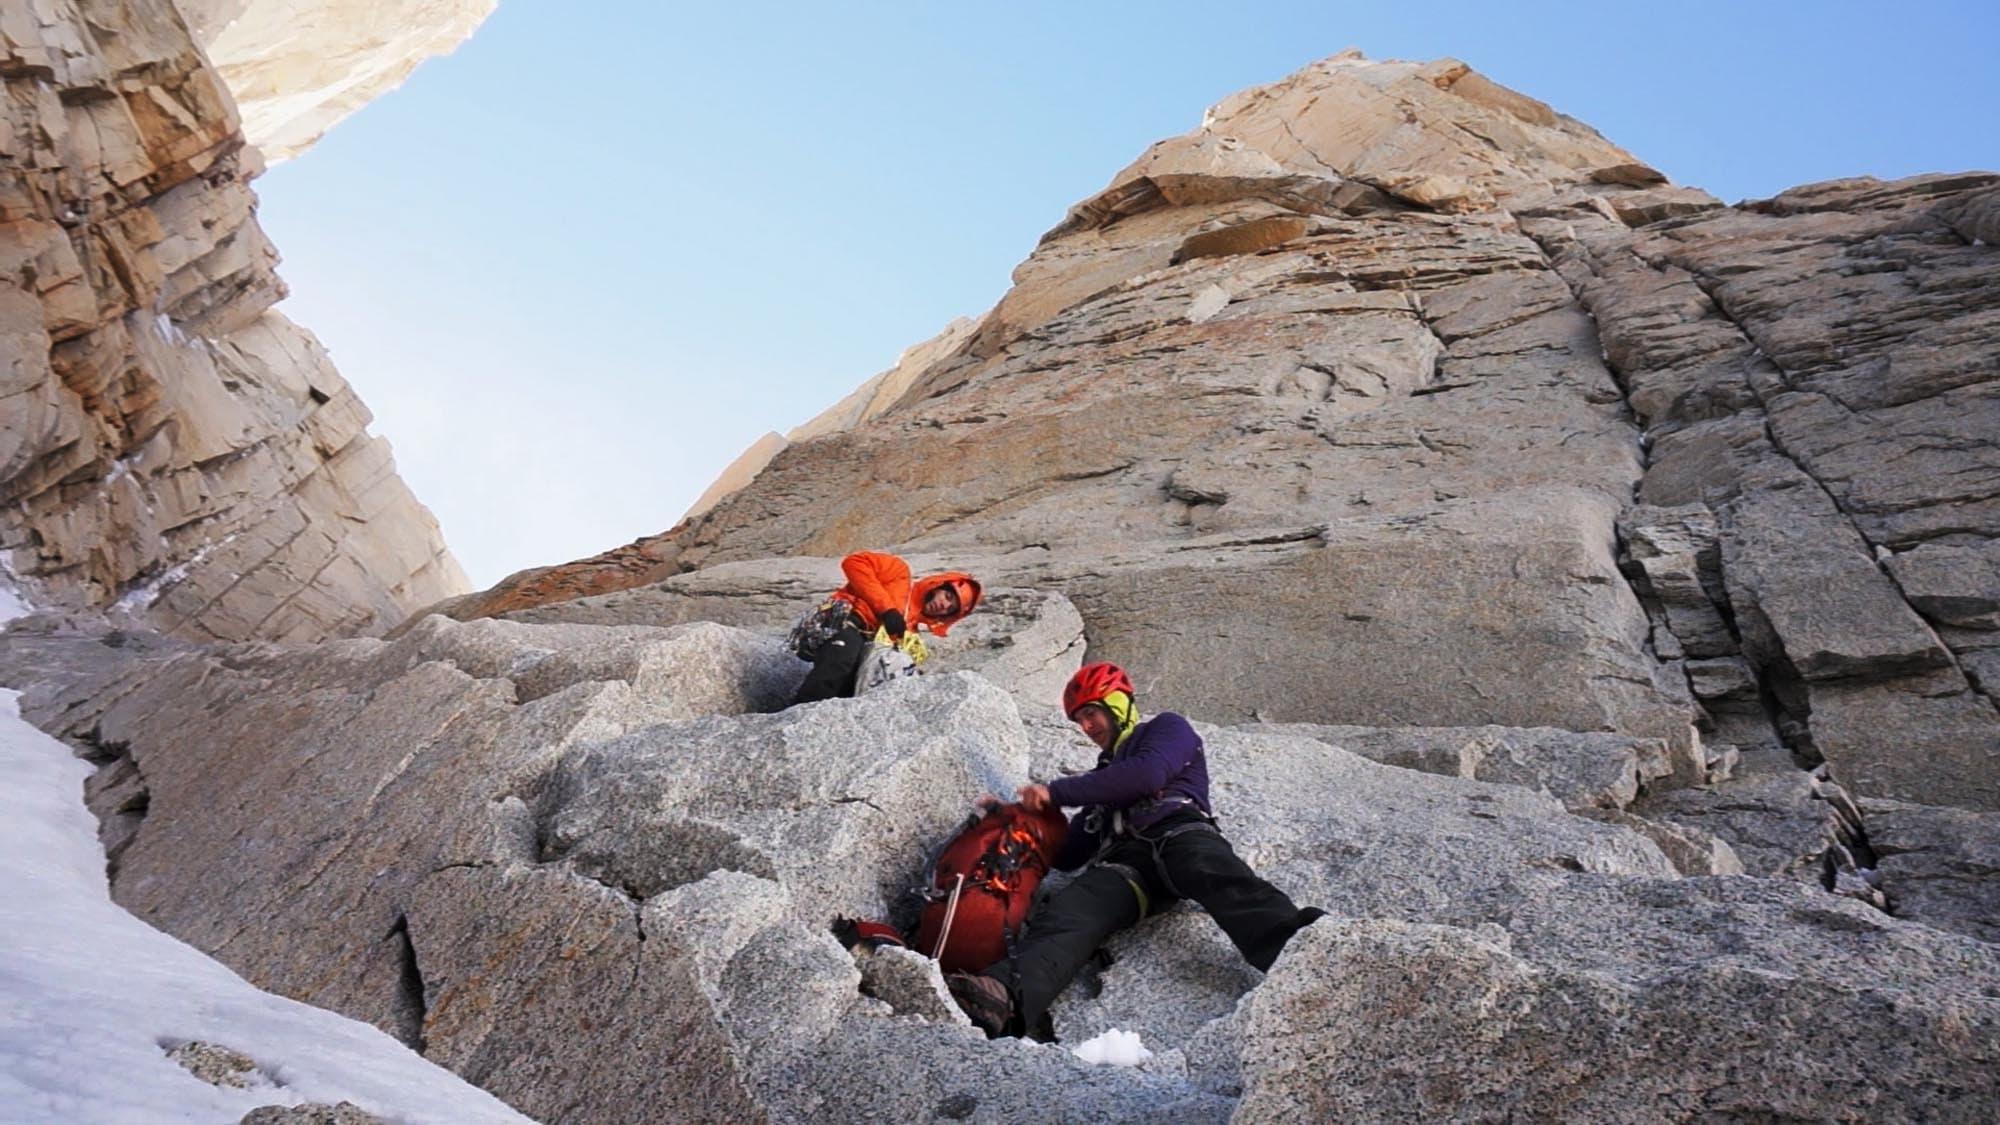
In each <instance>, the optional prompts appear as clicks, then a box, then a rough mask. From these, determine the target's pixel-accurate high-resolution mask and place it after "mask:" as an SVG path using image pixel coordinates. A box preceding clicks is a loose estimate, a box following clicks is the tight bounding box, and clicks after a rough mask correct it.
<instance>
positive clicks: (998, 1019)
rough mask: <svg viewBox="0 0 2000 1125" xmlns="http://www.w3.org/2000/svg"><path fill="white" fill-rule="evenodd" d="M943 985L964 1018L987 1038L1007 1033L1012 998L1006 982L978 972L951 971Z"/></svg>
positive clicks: (1012, 1014)
mask: <svg viewBox="0 0 2000 1125" xmlns="http://www.w3.org/2000/svg"><path fill="white" fill-rule="evenodd" d="M945 987H947V988H949V989H950V990H951V998H952V999H953V1000H954V1001H956V1002H957V1004H958V1006H959V1008H960V1010H962V1011H963V1012H964V1013H965V1015H966V1018H967V1019H969V1020H971V1021H972V1025H973V1026H974V1027H977V1028H978V1029H979V1030H981V1031H983V1032H985V1033H986V1037H987V1038H988V1039H998V1038H1000V1037H1001V1036H1003V1035H1005V1034H1007V1025H1008V1023H1010V1022H1012V1020H1013V1019H1014V1000H1013V997H1011V996H1009V995H1008V994H1007V986H1006V985H1004V984H1001V983H1000V982H999V981H997V980H994V979H993V978H992V977H989V976H985V975H983V974H980V973H953V974H951V975H950V976H948V977H946V978H945Z"/></svg>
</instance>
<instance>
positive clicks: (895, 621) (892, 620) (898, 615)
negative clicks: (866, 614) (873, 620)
mask: <svg viewBox="0 0 2000 1125" xmlns="http://www.w3.org/2000/svg"><path fill="white" fill-rule="evenodd" d="M877 620H879V621H881V622H882V627H883V628H884V629H887V630H889V635H890V636H891V637H895V638H897V639H899V640H900V639H901V638H902V636H903V630H905V629H907V628H909V623H908V622H905V621H904V620H903V614H902V612H901V611H899V610H893V609H885V610H883V611H882V612H881V614H880V615H879V616H878V618H877Z"/></svg>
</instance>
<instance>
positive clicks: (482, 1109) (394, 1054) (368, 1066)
mask: <svg viewBox="0 0 2000 1125" xmlns="http://www.w3.org/2000/svg"><path fill="white" fill-rule="evenodd" d="M0 612H4V608H0ZM18 698H19V696H18V693H16V692H12V691H0V773H4V775H5V776H6V777H7V779H8V782H7V785H6V786H4V787H0V933H4V934H6V935H7V937H6V941H5V943H4V944H0V1106H4V1107H5V1111H4V1116H5V1118H6V1120H7V1121H9V1122H13V1123H16V1125H30V1123H34V1122H63V1123H65V1125H71V1123H78V1122H105V1123H113V1122H134V1123H139V1122H145V1123H154V1122H164V1121H188V1122H215V1121H235V1120H237V1119H238V1118H240V1117H242V1116H243V1115H244V1114H246V1113H248V1112H250V1111H252V1110H254V1109H257V1108H258V1107H260V1106H269V1105H274V1104H283V1105H288V1106H289V1105H297V1104H301V1103H305V1102H322V1103H337V1102H342V1101H348V1102H352V1103H353V1104H355V1105H357V1106H359V1107H361V1108H363V1109H365V1110H368V1111H369V1112H372V1113H375V1114H377V1115H379V1116H383V1117H385V1118H387V1119H393V1120H398V1121H406V1122H412V1123H416V1122H438V1123H440V1125H476V1123H480V1122H524V1121H527V1120H528V1119H527V1118H525V1117H522V1116H521V1115H520V1114H518V1113H515V1112H514V1111H513V1110H510V1109H508V1108H507V1107H506V1106H505V1105H503V1104H502V1103H501V1102H500V1101H499V1099H497V1098H495V1097H493V1096H492V1095H491V1094H488V1093H486V1092H485V1091H483V1090H480V1089H478V1088H476V1087H473V1086H471V1085H469V1084H467V1083H466V1082H464V1081H463V1080H462V1079H460V1078H458V1077H457V1076H455V1075H453V1074H451V1073H450V1072H448V1071H446V1070H444V1069H442V1068H440V1067H437V1066H434V1065H432V1064H431V1063H428V1062H426V1061H424V1059H423V1058H422V1057H420V1056H418V1055H417V1054H415V1053H414V1052H412V1051H410V1050H409V1049H408V1048H406V1047H404V1046H403V1045H402V1044H400V1043H398V1042H396V1041H395V1040H394V1039H391V1038H390V1037H389V1036H387V1035H385V1034H383V1033H382V1032H380V1031H377V1030H376V1029H374V1028H372V1027H369V1026H368V1025H366V1024H363V1023H360V1022H358V1021H356V1020H351V1019H348V1018H346V1017H344V1016H338V1015H335V1014H333V1013H332V1012H326V1011H322V1010H320V1009H318V1008H313V1007H309V1006H307V1005H304V1004H300V1003H297V1002H295V1001H291V1000H285V999H282V998H280V997H277V996H272V995H270V994H268V993H265V992H260V991H258V990H257V989H256V988H253V987H252V986H251V985H250V984H249V983H248V982H246V981H244V980H243V978H241V977H239V976H237V975H236V974H235V973H232V972H230V971H229V970H228V969H226V968H224V967H223V966H222V965H221V964H219V963H218V962H216V961H214V960H212V959H210V958H208V957H207V956H204V955H203V954H201V953H199V952H197V951H195V950H194V949H193V948H191V947H189V946H187V945H184V944H182V943H181V942H179V941H176V940H174V939H173V938H170V937H168V936H167V935H166V934H163V933H161V932H159V931H157V930H154V929H152V928H151V927H149V926H147V925H146V924H145V923H143V922H141V921H139V919H137V918H135V917H133V916H132V915H130V914H128V913H126V912H125V911H124V910H123V909H121V908H119V907H118V906H116V905H114V904H113V903H112V902H111V899H110V896H109V894H108V893H107V891H106V888H105V880H104V853H103V851H102V850H101V849H100V848H99V847H98V844H97V839H96V835H97V823H96V821H95V819H94V818H93V817H92V816H91V815H90V813H89V812H87V811H85V809H84V807H83V800H82V794H83V781H84V778H85V776H86V775H88V774H89V773H90V767H89V766H88V765H86V764H84V763H83V762H81V761H79V760H77V759H76V758H75V757H74V756H72V755H71V754H70V752H69V750H68V748H67V747H65V746H63V744H62V743H60V742H57V741H55V740H54V739H52V738H49V737H48V736H47V735H44V734H42V733H40V732H39V731H36V730H35V729H34V728H33V727H30V726H28V725H27V724H26V723H24V722H22V721H21V719H20V716H19V713H18V710H17V708H16V700H17V699H18ZM195 1043H200V1044H212V1045H217V1046H224V1047H227V1048H229V1049H231V1050H233V1051H235V1052H238V1053H241V1054H242V1055H244V1056H245V1057H247V1058H249V1059H251V1060H253V1061H254V1064H255V1069H254V1071H252V1072H250V1073H248V1074H245V1075H243V1076H242V1077H240V1078H237V1079H235V1080H234V1082H231V1083H229V1084H224V1085H212V1084H211V1083H210V1082H208V1081H202V1080H200V1079H198V1078H196V1077H195V1076H194V1073H193V1071H192V1070H189V1069H183V1065H182V1064H181V1063H180V1062H177V1061H176V1060H175V1059H174V1058H171V1057H169V1055H170V1052H179V1053H180V1055H181V1056H183V1057H186V1056H188V1055H189V1050H188V1048H189V1046H190V1044H195ZM197 1053H200V1052H197Z"/></svg>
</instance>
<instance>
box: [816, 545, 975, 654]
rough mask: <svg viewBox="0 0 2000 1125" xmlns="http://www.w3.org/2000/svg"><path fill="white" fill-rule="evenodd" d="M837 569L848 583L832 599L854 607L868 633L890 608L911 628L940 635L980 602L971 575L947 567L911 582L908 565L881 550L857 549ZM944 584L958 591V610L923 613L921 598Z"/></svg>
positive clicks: (879, 625)
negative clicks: (942, 614) (940, 615)
mask: <svg viewBox="0 0 2000 1125" xmlns="http://www.w3.org/2000/svg"><path fill="white" fill-rule="evenodd" d="M840 572H841V573H842V574H845V575H846V576H847V585H845V586H842V587H841V588H840V589H838V590H835V591H834V592H833V597H834V600H836V601H842V602H846V603H847V604H848V605H849V606H851V607H853V609H854V615H855V616H856V617H858V618H860V619H861V624H862V626H863V628H864V629H865V630H866V631H867V632H871V633H872V632H874V631H875V630H876V629H878V628H880V627H881V625H882V619H881V615H882V614H883V613H885V612H886V611H888V610H892V609H893V610H896V611H897V612H899V613H901V614H902V615H903V620H904V621H905V622H907V623H908V624H909V626H910V628H912V629H915V628H919V627H921V628H924V629H926V630H928V631H930V632H932V633H935V634H937V635H938V636H940V637H942V636H944V635H945V633H946V631H947V630H949V629H950V628H951V627H952V626H953V625H954V624H956V623H957V622H958V619H959V618H961V617H964V616H965V615H966V614H968V613H971V612H972V610H973V608H974V607H975V606H977V605H978V604H979V595H980V587H979V582H978V580H977V579H975V578H973V577H972V576H971V575H970V574H966V573H965V572H963V571H958V570H947V571H944V572H942V573H938V574H927V575H925V576H923V577H922V578H919V579H917V580H916V581H915V582H914V583H913V582H912V581H911V580H910V564H909V563H906V562H904V561H903V560H902V559H900V558H898V557H896V556H895V555H891V554H888V553H887V552H884V551H856V552H854V553H853V554H851V555H849V556H847V557H846V558H844V559H842V560H840ZM947 583H950V584H951V585H952V587H953V589H954V590H955V591H956V592H957V593H958V612H957V613H955V614H953V615H951V616H950V617H945V618H935V617H927V616H925V614H924V612H923V605H924V599H925V598H926V597H928V596H930V592H931V591H932V590H935V589H937V588H938V587H939V586H943V585H945V584H947Z"/></svg>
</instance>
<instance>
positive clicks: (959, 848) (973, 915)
mask: <svg viewBox="0 0 2000 1125" xmlns="http://www.w3.org/2000/svg"><path fill="white" fill-rule="evenodd" d="M1068 827H1069V824H1068V822H1067V821H1065V820H1064V819H1063V815H1062V811H1061V810H1060V809H1057V808H1054V807H1045V808H1043V809H1042V810H1041V811H1040V812H1030V811H1029V810H1028V808H1027V807H1026V806H1024V805H999V806H996V807H994V808H992V809H990V810H988V811H987V812H986V814H985V815H983V816H982V815H980V814H978V813H974V814H973V815H972V817H971V818H969V819H968V820H967V821H966V823H965V827H963V828H961V829H959V831H958V835H956V836H954V837H952V838H951V841H950V842H949V843H947V844H946V845H945V846H944V850H943V851H941V852H939V853H938V857H937V860H936V862H934V863H933V864H932V865H931V877H930V880H929V885H928V886H927V887H926V888H925V891H926V897H927V898H928V899H929V900H930V902H929V905H927V906H925V907H924V914H923V918H922V919H921V920H920V921H919V922H918V924H917V940H916V943H915V944H916V950H917V952H919V953H922V954H924V955H925V956H928V957H935V958H937V960H938V966H939V967H940V968H942V969H943V970H944V971H945V972H947V973H953V972H968V973H976V972H978V971H980V970H981V969H984V968H986V966H988V965H991V964H993V963H994V962H996V961H999V960H1002V959H1004V958H1005V957H1006V956H1007V953H1008V946H1009V944H1010V943H1011V942H1012V941H1013V939H1014V938H1015V936H1016V935H1018V934H1019V933H1020V931H1021V924H1022V923H1023V922H1025V921H1027V918H1028V908H1029V906H1031V905H1032V904H1033V903H1034V899H1035V888H1036V887H1039V886H1040V885H1041V883H1042V876H1044V875H1047V874H1048V873H1049V862H1050V861H1051V860H1053V859H1054V858H1055V856H1056V853H1057V852H1058V851H1060V850H1061V848H1062V843H1063V836H1064V834H1065V833H1066V832H1067V830H1068Z"/></svg>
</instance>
